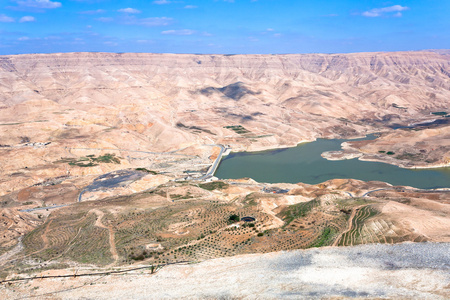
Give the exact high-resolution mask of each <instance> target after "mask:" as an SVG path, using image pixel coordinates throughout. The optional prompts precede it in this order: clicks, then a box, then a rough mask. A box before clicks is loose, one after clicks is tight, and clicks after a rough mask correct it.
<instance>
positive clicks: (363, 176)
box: [215, 136, 450, 189]
mask: <svg viewBox="0 0 450 300" xmlns="http://www.w3.org/2000/svg"><path fill="white" fill-rule="evenodd" d="M373 138H374V137H373V136H369V137H367V138H366V139H373ZM345 141H348V140H338V139H335V140H325V139H319V140H317V141H315V142H312V143H307V144H301V145H299V146H297V147H294V148H285V149H277V150H272V151H263V152H253V153H252V152H240V153H231V154H230V155H228V156H226V157H224V159H223V160H222V162H221V163H220V165H219V168H218V170H217V172H216V173H215V176H216V177H218V178H223V179H231V178H233V179H237V178H243V177H250V178H253V179H254V180H256V181H258V182H268V183H277V182H287V183H298V182H303V183H309V184H317V183H321V182H324V181H327V180H329V179H335V178H353V179H360V180H364V181H370V180H377V181H384V182H388V183H390V184H392V185H406V186H412V187H416V188H424V189H431V188H443V187H450V168H439V169H425V170H424V169H421V170H410V169H402V168H399V167H397V166H393V165H389V164H384V163H378V162H365V161H360V160H358V159H350V160H341V161H330V160H326V159H324V158H322V157H321V156H320V154H321V153H322V152H325V151H335V150H340V149H341V146H340V145H341V143H343V142H345Z"/></svg>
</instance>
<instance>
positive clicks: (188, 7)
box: [184, 5, 198, 9]
mask: <svg viewBox="0 0 450 300" xmlns="http://www.w3.org/2000/svg"><path fill="white" fill-rule="evenodd" d="M197 7H198V6H195V5H186V6H185V7H184V8H185V9H194V8H197Z"/></svg>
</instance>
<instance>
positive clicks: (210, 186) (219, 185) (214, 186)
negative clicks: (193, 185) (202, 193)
mask: <svg viewBox="0 0 450 300" xmlns="http://www.w3.org/2000/svg"><path fill="white" fill-rule="evenodd" d="M198 186H199V187H201V188H202V189H204V190H208V191H213V190H223V189H226V188H228V186H229V185H228V183H225V182H223V181H214V182H208V183H202V184H199V185H198Z"/></svg>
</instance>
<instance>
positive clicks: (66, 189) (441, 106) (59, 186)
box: [0, 52, 450, 299]
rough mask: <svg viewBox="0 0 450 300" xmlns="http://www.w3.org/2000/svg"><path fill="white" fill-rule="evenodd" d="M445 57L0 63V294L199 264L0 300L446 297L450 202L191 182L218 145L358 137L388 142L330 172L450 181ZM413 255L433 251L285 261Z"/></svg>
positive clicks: (360, 191)
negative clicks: (356, 163) (422, 171)
mask: <svg viewBox="0 0 450 300" xmlns="http://www.w3.org/2000/svg"><path fill="white" fill-rule="evenodd" d="M449 59H450V55H449V54H448V53H447V52H396V53H356V54H333V55H325V54H307V55H175V54H143V53H141V54H139V53H129V54H126V53H125V54H113V53H65V54H39V55H17V56H0V213H1V215H0V221H1V224H0V278H2V279H4V278H8V279H13V278H15V277H17V276H19V277H25V276H43V275H48V274H53V275H55V274H74V273H77V272H81V273H83V272H88V271H102V270H103V271H104V270H105V268H106V267H107V268H111V267H115V268H127V267H129V266H137V265H141V264H146V265H149V264H157V265H162V264H165V263H167V262H169V263H173V262H180V261H189V262H191V263H193V264H189V265H171V266H167V267H164V268H163V269H162V270H160V271H159V272H157V273H156V274H153V275H152V274H149V271H148V270H142V271H136V272H131V273H126V274H123V275H120V276H119V275H117V276H94V277H82V278H80V277H76V278H67V279H42V280H31V281H24V282H14V283H11V284H7V283H3V284H1V285H0V298H5V299H14V298H21V297H28V296H30V297H31V296H32V297H37V298H42V299H79V298H88V299H91V298H93V299H105V298H122V299H126V298H130V297H132V298H149V297H150V298H152V297H153V298H250V299H253V298H254V299H257V298H272V299H278V298H280V297H284V298H292V299H294V298H299V297H306V298H317V297H325V298H327V297H328V298H329V297H331V298H340V297H344V298H345V297H353V298H367V297H372V298H390V299H401V298H406V299H410V298H419V299H420V298H422V299H429V298H433V299H446V298H448V297H450V294H449V291H448V286H449V284H450V282H449V281H450V279H449V276H448V273H449V272H448V271H449V261H450V258H449V253H448V246H449V245H448V244H445V243H442V244H440V243H439V242H450V236H449V234H448V228H449V224H450V219H449V212H450V209H449V205H450V200H449V193H448V191H421V190H415V189H412V188H409V187H393V186H391V185H389V184H387V183H383V182H362V181H359V180H353V179H335V180H329V181H327V182H324V183H321V184H318V185H308V184H303V183H298V184H277V185H275V184H274V185H269V184H261V183H258V182H255V181H254V180H252V179H240V180H227V181H217V182H213V183H204V182H199V181H192V180H191V179H192V178H195V177H200V176H202V174H205V172H206V171H207V170H208V169H209V167H210V166H211V164H212V162H213V161H214V160H215V159H216V158H217V156H218V154H219V152H220V149H219V147H217V146H216V145H217V144H223V145H227V146H229V147H231V148H232V149H233V151H244V150H247V151H257V150H263V149H271V148H282V147H290V146H295V145H297V144H298V143H300V142H304V141H313V140H315V139H317V138H354V137H362V136H365V135H366V134H368V133H380V136H379V137H378V138H377V139H375V140H371V141H360V142H348V143H346V144H344V145H343V151H337V152H333V153H325V154H323V156H324V157H327V158H329V159H348V158H353V157H358V158H359V159H363V160H374V161H383V162H387V163H391V164H395V165H399V166H401V167H407V168H423V167H442V166H448V165H449V164H450V144H449V139H450V131H449V130H450V126H449V124H448V122H447V124H446V121H447V119H449V118H448V117H446V114H447V113H449V112H447V111H446V109H447V108H448V107H450V82H449V80H448V78H449V74H450V67H449V66H450V65H449V64H448V62H449ZM432 113H435V114H434V115H433V114H432ZM436 113H438V114H436ZM437 119H439V120H441V121H442V122H441V123H442V124H438V125H430V126H420V124H421V123H423V122H426V121H433V120H437ZM417 124H419V126H418V127H417V128H416V127H414V126H416V125H417ZM398 128H400V129H398ZM402 128H403V129H402ZM263 188H269V189H272V188H273V189H274V191H267V190H264V189H263ZM280 189H286V190H287V192H283V193H279V194H278V193H277V192H276V191H278V190H280ZM26 209H36V210H33V211H28V212H26V211H20V210H26ZM236 216H238V217H239V218H243V217H248V218H250V219H251V218H253V219H254V220H253V221H243V220H241V219H240V221H237V222H234V221H233V219H231V217H236ZM405 241H414V242H424V243H418V244H400V245H394V246H390V245H372V246H369V245H365V246H358V247H350V248H345V247H330V248H324V249H320V250H319V249H311V250H306V251H299V250H296V251H288V252H285V251H287V250H294V249H299V248H309V247H322V246H328V245H336V246H353V245H357V244H378V243H384V244H393V243H402V242H405ZM431 242H437V243H431ZM280 250H283V251H281V252H280ZM268 252H270V253H268ZM247 253H255V254H254V255H243V254H247ZM264 253H266V254H264ZM217 258H218V259H217ZM199 262H200V263H199ZM28 274H31V275H28Z"/></svg>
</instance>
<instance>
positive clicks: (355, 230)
mask: <svg viewBox="0 0 450 300" xmlns="http://www.w3.org/2000/svg"><path fill="white" fill-rule="evenodd" d="M377 214H378V211H376V210H375V209H374V208H373V207H371V206H370V205H367V206H364V207H363V208H361V209H359V210H358V211H357V213H356V215H355V217H354V218H353V220H352V229H351V230H350V231H348V232H346V233H344V234H343V235H342V237H341V239H340V241H339V246H351V245H357V244H361V243H362V240H361V230H362V227H363V225H364V223H365V222H366V221H367V220H368V219H370V218H372V217H374V216H376V215H377Z"/></svg>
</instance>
